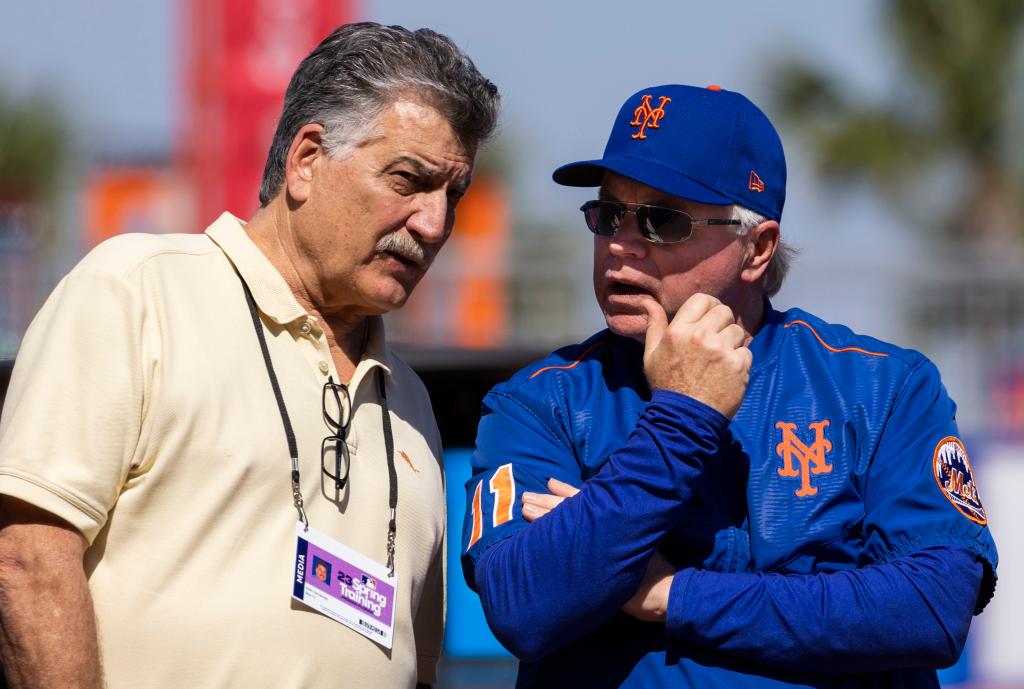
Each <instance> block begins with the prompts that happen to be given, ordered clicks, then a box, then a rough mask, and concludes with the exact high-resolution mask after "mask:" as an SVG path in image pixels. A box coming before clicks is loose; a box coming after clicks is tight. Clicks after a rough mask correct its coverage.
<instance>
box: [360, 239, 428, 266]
mask: <svg viewBox="0 0 1024 689" xmlns="http://www.w3.org/2000/svg"><path fill="white" fill-rule="evenodd" d="M374 250H376V251H377V252H378V253H384V252H391V253H394V254H398V255H399V256H401V257H402V258H405V259H408V260H410V261H412V262H413V263H416V264H417V265H421V266H423V265H429V264H430V263H431V262H432V261H433V260H434V256H435V254H436V253H437V250H436V249H434V248H432V247H427V246H423V245H422V244H420V243H419V242H417V241H416V240H415V239H413V238H412V237H410V236H409V235H407V234H403V233H402V232H392V233H391V234H387V235H384V236H383V237H381V238H380V240H379V241H378V242H377V245H376V246H375V247H374Z"/></svg>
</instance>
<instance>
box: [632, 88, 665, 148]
mask: <svg viewBox="0 0 1024 689" xmlns="http://www.w3.org/2000/svg"><path fill="white" fill-rule="evenodd" d="M658 98H660V99H661V102H660V103H658V107H656V108H651V95H650V94H645V95H644V97H643V98H642V99H641V100H640V107H638V108H637V109H636V110H634V111H633V121H632V122H630V124H631V125H632V126H634V127H640V129H638V130H637V132H636V133H635V134H633V137H632V138H634V139H646V138H647V134H645V133H644V130H645V129H647V128H648V127H650V128H651V129H657V128H658V122H659V121H660V120H661V118H663V117H664V116H665V104H666V103H671V102H672V99H671V98H669V97H668V96H658Z"/></svg>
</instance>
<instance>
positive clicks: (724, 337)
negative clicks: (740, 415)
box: [643, 294, 752, 419]
mask: <svg viewBox="0 0 1024 689" xmlns="http://www.w3.org/2000/svg"><path fill="white" fill-rule="evenodd" d="M643 303H644V306H645V307H646V308H647V337H646V339H645V342H644V373H645V374H646V375H647V382H648V384H650V386H651V389H652V390H653V389H657V388H660V389H663V390H674V391H676V392H680V393H682V394H684V395H689V396H690V397H693V398H694V399H696V400H699V401H701V402H703V403H704V404H706V405H708V406H709V407H711V408H713V409H716V410H717V411H719V412H721V413H722V414H724V415H725V416H727V417H729V418H730V419H731V418H732V417H733V415H734V414H736V410H737V409H739V407H740V403H741V402H742V401H743V393H744V392H745V391H746V389H747V382H748V381H749V379H750V363H751V360H752V356H751V354H750V350H749V349H747V348H746V347H745V346H744V342H745V341H746V340H747V333H746V332H745V331H744V330H743V328H741V327H740V326H739V325H737V324H736V322H735V318H734V317H733V313H732V309H730V308H729V307H728V306H726V305H725V304H723V303H722V302H720V301H718V299H715V298H714V297H712V296H710V295H707V294H694V295H693V296H692V297H690V298H689V299H687V300H686V302H685V303H684V304H683V305H682V306H681V307H679V311H677V312H676V315H675V317H674V318H673V319H672V322H671V323H669V322H668V316H667V315H666V314H665V310H664V309H663V308H662V307H661V305H660V304H658V303H657V302H656V301H654V300H653V299H645V300H644V302H643Z"/></svg>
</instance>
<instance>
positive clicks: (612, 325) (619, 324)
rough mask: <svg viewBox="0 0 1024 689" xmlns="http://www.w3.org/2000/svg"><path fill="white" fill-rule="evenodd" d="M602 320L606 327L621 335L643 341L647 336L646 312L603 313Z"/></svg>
mask: <svg viewBox="0 0 1024 689" xmlns="http://www.w3.org/2000/svg"><path fill="white" fill-rule="evenodd" d="M604 320H605V322H606V323H607V324H608V329H609V330H611V331H612V332H613V333H615V334H616V335H619V336H621V337H629V338H632V339H634V340H636V341H637V342H643V341H644V338H645V337H646V336H647V314H632V313H631V314H624V313H618V314H610V313H605V315H604Z"/></svg>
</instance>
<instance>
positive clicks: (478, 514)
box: [466, 464, 516, 550]
mask: <svg viewBox="0 0 1024 689" xmlns="http://www.w3.org/2000/svg"><path fill="white" fill-rule="evenodd" d="M483 483H484V482H483V481H480V483H478V484H476V490H474V491H473V505H472V507H471V510H472V513H473V533H472V534H471V535H470V537H469V545H467V546H466V550H469V549H470V548H472V547H473V544H474V543H476V542H477V541H479V540H480V536H481V535H483V526H484V525H483V496H482V494H481V493H482V489H483ZM487 485H488V486H489V487H490V489H491V493H493V494H494V515H493V519H492V524H493V526H501V525H502V524H504V523H505V522H507V521H509V520H511V519H512V506H513V504H514V503H515V499H516V483H515V479H514V478H513V476H512V465H511V464H503V465H501V466H500V467H498V470H497V471H495V472H494V475H493V476H491V480H490V481H488V483H487Z"/></svg>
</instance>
